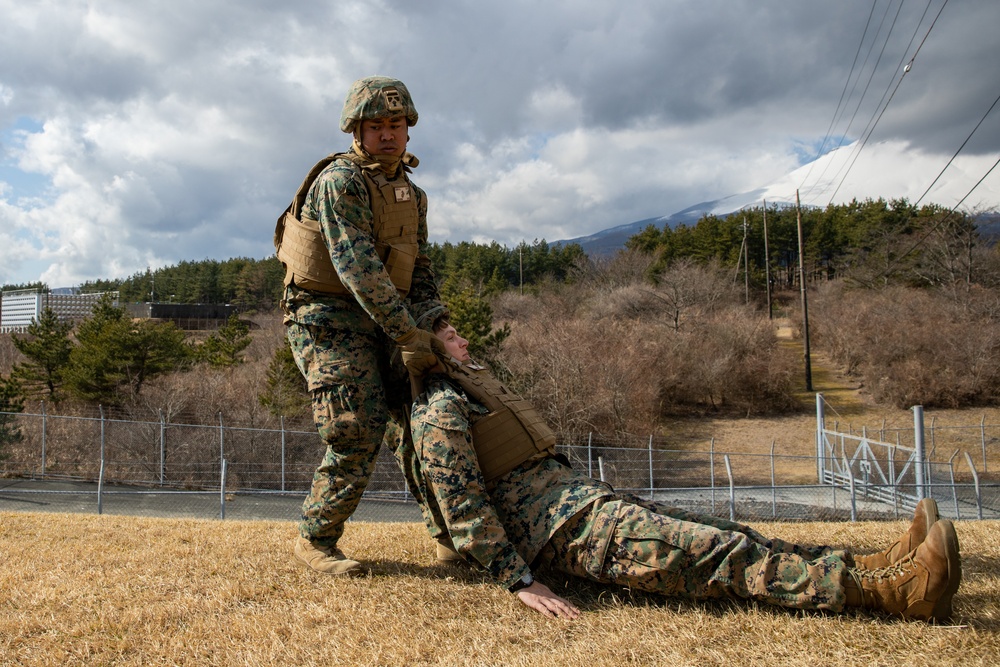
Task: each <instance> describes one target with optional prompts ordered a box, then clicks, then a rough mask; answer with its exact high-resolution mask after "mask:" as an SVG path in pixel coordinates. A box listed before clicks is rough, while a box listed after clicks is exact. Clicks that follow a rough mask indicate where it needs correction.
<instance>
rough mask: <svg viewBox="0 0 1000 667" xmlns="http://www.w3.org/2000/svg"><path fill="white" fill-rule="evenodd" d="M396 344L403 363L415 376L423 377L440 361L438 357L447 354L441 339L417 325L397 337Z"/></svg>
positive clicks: (445, 356) (443, 356) (444, 356)
mask: <svg viewBox="0 0 1000 667" xmlns="http://www.w3.org/2000/svg"><path fill="white" fill-rule="evenodd" d="M396 345H399V350H400V352H401V353H402V357H403V365H404V366H406V370H408V371H409V372H410V375H412V376H415V377H423V376H424V375H425V374H426V373H427V372H428V371H429V370H431V369H432V368H434V367H435V366H437V365H438V364H439V363H440V361H439V357H440V358H447V356H448V355H447V352H445V349H444V343H442V342H441V339H439V338H438V337H437V336H435V335H434V334H432V333H431V332H429V331H425V330H423V329H420V328H417V327H414V328H413V329H411V330H410V331H409V332H408V333H405V334H403V335H402V336H400V337H399V338H397V339H396Z"/></svg>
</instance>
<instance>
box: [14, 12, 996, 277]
mask: <svg viewBox="0 0 1000 667" xmlns="http://www.w3.org/2000/svg"><path fill="white" fill-rule="evenodd" d="M912 4H913V3H905V4H902V5H901V4H900V3H899V2H898V1H897V0H876V1H875V2H874V3H872V2H868V1H867V0H866V1H865V2H861V1H860V0H848V1H846V2H837V3H787V2H778V1H777V0H759V1H752V0H706V1H704V2H698V3H691V2H681V1H664V2H661V1H658V0H655V1H654V0H645V1H642V2H634V3H607V2H604V1H603V0H602V1H598V0H573V1H571V0H553V1H552V2H546V3H536V2H527V1H526V0H511V1H510V2H505V3H483V2H478V1H475V0H459V1H456V2H450V3H412V2H404V1H402V0H365V1H364V2H360V1H356V0H339V1H338V2H335V3H285V4H278V5H276V4H275V3H273V2H269V1H267V0H252V1H247V2H241V3H238V4H232V3H229V4H227V3H205V2H203V1H201V0H178V1H177V2H172V3H169V4H160V3H153V4H150V3H135V2H126V1H124V0H120V1H103V2H102V1H99V0H95V1H94V2H89V3H83V2H68V3H62V4H61V5H54V4H52V5H46V4H41V5H38V6H36V5H35V3H18V2H15V1H14V0H0V12H2V15H3V16H4V17H5V20H4V21H3V22H0V133H2V136H4V137H5V139H4V156H3V160H4V163H3V170H0V178H2V179H3V180H4V181H5V182H6V183H7V185H6V186H3V185H0V223H2V225H0V248H6V249H7V250H0V253H3V252H7V254H5V255H4V254H0V267H9V266H14V265H15V263H16V262H17V261H19V260H17V258H16V257H15V256H13V255H12V254H11V253H12V252H13V251H11V250H10V249H12V248H13V249H16V251H17V252H20V253H22V254H23V253H24V252H25V248H30V249H31V252H35V253H36V254H37V255H38V256H40V257H49V256H51V257H55V255H56V254H57V253H56V248H59V253H61V254H62V259H61V260H60V263H59V265H58V267H56V268H53V269H52V270H51V273H52V275H58V276H60V277H64V278H65V279H66V280H72V279H76V280H79V279H86V278H94V277H102V276H100V275H91V274H90V272H93V271H95V270H98V269H95V267H102V266H108V262H106V261H100V260H95V259H94V258H93V257H92V256H91V254H90V253H93V252H95V250H94V248H95V247H101V249H102V252H103V253H104V254H105V255H107V254H115V255H116V256H117V257H118V258H119V261H118V263H117V264H116V266H122V267H128V266H131V265H137V263H139V264H142V266H138V268H143V267H144V265H145V263H147V262H153V263H155V262H161V263H169V262H175V261H179V260H182V259H191V258H200V257H202V256H205V254H206V253H209V254H212V255H215V256H218V257H219V258H225V257H227V256H231V255H237V254H239V255H250V256H264V255H265V254H267V253H269V252H270V237H271V231H272V229H273V223H274V218H276V217H277V214H278V213H279V212H280V211H281V210H282V209H283V208H284V206H285V205H286V204H287V201H288V199H289V198H290V197H291V195H292V193H293V191H294V189H295V188H296V187H297V186H298V184H299V182H300V181H301V179H302V177H303V175H304V174H305V172H306V171H307V170H308V169H309V167H310V166H311V165H312V164H313V162H314V161H315V160H317V159H319V158H320V157H321V156H323V155H324V154H326V153H328V152H330V151H332V150H341V149H344V148H346V147H347V146H348V144H349V138H348V137H346V136H345V135H343V134H341V133H340V132H339V130H338V128H337V123H338V119H339V114H340V105H341V103H342V100H343V96H344V93H345V91H346V88H347V86H348V84H349V83H350V82H351V81H352V80H354V79H356V78H358V77H361V76H365V75H368V74H374V73H379V74H388V75H391V76H396V77H399V78H401V79H403V80H404V81H405V82H406V83H407V85H408V86H409V88H410V89H411V91H412V92H413V94H414V97H415V100H416V103H417V106H418V109H419V111H420V114H421V119H420V122H419V124H418V125H417V127H415V128H414V129H413V131H412V133H411V134H412V141H411V149H412V150H413V152H415V153H416V154H417V155H418V156H419V157H420V158H421V159H422V164H421V166H420V168H419V169H418V170H417V171H416V173H415V179H416V181H417V182H418V184H420V185H422V186H424V187H425V188H426V189H428V191H429V192H430V194H431V197H432V199H431V212H432V216H436V219H435V220H434V221H432V238H434V239H435V240H445V239H446V238H447V239H451V240H464V239H472V238H475V239H479V240H482V239H484V238H487V237H488V236H489V235H490V234H493V236H492V238H495V239H496V240H499V241H500V242H502V243H515V242H517V241H519V240H520V239H522V238H525V237H528V236H530V237H545V238H548V239H549V240H554V239H557V238H566V237H571V236H578V235H583V234H587V233H593V232H595V231H598V230H600V229H604V228H607V227H611V226H615V225H618V224H623V223H628V222H632V221H633V220H636V219H641V218H646V217H653V216H657V215H665V214H670V213H673V212H675V211H677V210H680V209H682V208H686V207H687V206H690V205H692V204H695V203H698V202H699V201H704V200H710V199H717V198H720V197H725V196H728V195H730V194H733V193H734V192H739V191H750V190H753V189H755V188H759V187H762V186H764V185H766V184H767V183H770V182H774V181H777V180H778V179H780V178H781V177H782V176H784V175H785V174H787V173H788V172H789V171H791V170H793V169H795V168H796V167H798V166H799V165H800V161H801V159H802V156H803V154H810V153H811V152H812V151H814V150H815V149H816V148H817V147H818V146H819V145H821V144H822V143H823V140H824V138H826V137H827V134H828V132H829V134H830V136H831V137H832V139H829V140H827V141H826V150H829V149H830V148H832V147H834V146H836V145H839V144H840V137H841V136H842V135H846V143H849V142H851V141H854V140H856V139H858V138H859V137H861V136H864V133H865V128H866V127H868V128H870V127H871V124H872V123H873V122H874V120H875V118H876V116H877V114H878V112H879V111H880V106H881V104H884V100H885V99H886V97H887V95H888V94H889V92H890V91H891V90H892V86H893V84H894V83H895V82H896V81H897V80H898V78H899V76H900V72H899V71H898V70H897V68H898V67H900V65H901V63H902V62H905V61H906V60H907V59H908V58H910V57H911V56H912V53H913V52H914V51H915V49H916V47H917V45H918V44H919V43H920V41H921V40H922V39H923V38H924V36H925V35H926V33H927V29H928V27H929V26H930V22H931V20H932V19H933V18H934V16H936V14H937V12H938V10H939V9H940V7H941V4H942V3H941V1H940V0H932V2H931V3H929V4H923V3H921V4H920V5H919V6H911V5H912ZM873 10H874V11H873ZM897 10H898V16H897ZM869 15H871V16H872V22H871V23H870V24H869ZM883 17H885V18H884V22H883V23H882V24H881V27H880V26H879V24H880V22H882V21H883ZM893 21H895V25H893V27H892V30H891V33H890V30H889V26H890V24H892V22H893ZM997 25H1000V5H998V4H997V3H996V2H995V0H966V1H965V2H962V3H948V4H947V6H945V8H944V11H943V12H942V13H941V17H940V19H939V20H938V22H937V24H936V25H935V26H934V29H933V31H931V33H930V35H929V36H927V39H926V42H925V43H924V44H923V46H922V48H921V51H920V54H919V56H918V57H917V59H916V61H915V63H914V67H913V69H912V70H911V72H910V73H909V74H907V75H906V77H905V78H904V80H903V82H902V83H901V84H900V85H899V87H898V90H896V93H895V95H894V97H893V99H892V103H891V105H890V107H889V108H888V109H887V110H886V111H885V112H884V113H883V114H882V116H881V117H880V118H879V120H878V125H877V127H875V131H874V132H872V133H871V138H870V142H871V148H866V149H865V150H866V151H874V150H877V147H878V146H879V145H880V142H888V144H891V145H892V146H894V147H895V146H898V145H907V146H909V147H910V148H911V149H912V150H919V151H921V152H922V153H921V154H922V155H924V156H925V157H926V159H927V161H928V165H930V166H929V167H927V168H926V169H925V170H924V171H923V172H921V171H917V172H915V173H916V175H915V176H913V177H911V179H910V180H915V181H921V180H922V179H924V178H926V180H927V182H928V183H929V182H930V180H932V179H933V177H934V176H936V174H937V171H936V169H937V168H940V167H936V168H935V166H934V165H935V164H937V165H940V166H943V165H944V162H945V161H946V160H947V159H948V158H949V157H950V156H951V154H952V153H953V152H954V151H955V150H956V149H957V148H958V146H959V145H960V144H961V142H962V141H963V140H964V139H965V138H966V137H967V136H968V134H969V132H971V130H972V128H973V127H974V126H975V124H976V123H977V122H978V121H979V120H980V119H981V118H982V115H983V114H984V113H985V111H986V109H987V108H988V107H989V104H990V103H991V102H992V101H993V100H994V99H995V97H996V94H997V92H1000V70H998V69H997V68H996V67H995V66H994V63H996V62H997V61H998V56H1000V45H998V42H997V40H996V38H995V30H996V26H997ZM866 26H868V28H867V29H868V33H867V35H866V37H865V40H864V42H862V41H861V40H862V34H864V33H865V30H866ZM859 44H860V46H861V49H860V51H859ZM880 56H881V57H880ZM856 57H857V62H856V63H855V59H856ZM877 59H878V60H879V65H878V69H877V70H876V69H874V64H875V61H876V60H877ZM852 63H853V64H854V68H853V72H852ZM869 76H871V83H870V84H868V78H869ZM848 82H850V83H851V84H852V85H851V86H849V87H848V89H847V91H846V93H847V94H845V83H848ZM854 82H856V83H854ZM866 85H867V87H868V91H867V92H866V94H865V95H864V97H863V98H862V97H861V91H862V90H863V89H864V88H865V86H866ZM842 95H843V97H844V99H841V97H842ZM838 103H840V104H841V110H840V113H839V114H838V115H837V116H836V122H832V121H834V119H835V116H834V113H835V111H837V109H838ZM852 117H853V118H854V120H853V122H850V121H851V118H852ZM998 117H1000V110H998V111H996V112H995V114H994V115H993V116H992V117H991V118H988V119H987V122H984V123H983V126H982V127H981V128H980V130H979V131H978V132H977V133H976V135H975V136H974V138H973V140H971V141H970V142H969V144H968V146H967V148H966V151H967V152H968V153H969V154H973V155H975V154H979V155H983V156H987V155H990V154H995V153H996V152H997V150H998V148H1000V122H998V120H997V118H998ZM25 118H30V119H31V121H32V122H31V123H29V124H27V125H25V123H24V121H23V119H25ZM849 122H850V126H849V125H848V123H849ZM17 124H20V125H17ZM15 126H17V127H30V128H31V129H30V131H29V132H28V133H27V134H26V135H23V136H22V135H17V136H16V137H15V135H14V134H12V133H11V130H12V128H14V127H15ZM22 138H23V145H22V143H21V141H22ZM888 144H887V145H888ZM893 150H894V151H895V150H896V149H895V148H894V149H893ZM893 155H895V152H893ZM935 156H937V157H935ZM935 160H937V161H936V162H935ZM908 162H909V163H910V164H908V165H906V166H907V169H908V170H909V169H912V168H913V160H912V159H910V160H908ZM978 164H979V163H976V165H977V166H976V168H979V167H978ZM860 168H861V163H860V162H859V167H858V169H860ZM19 169H20V170H22V171H23V174H24V176H23V177H18V178H15V177H14V176H16V175H17V170H19ZM881 169H882V171H885V169H884V167H882V168H881ZM925 172H926V175H925ZM907 173H910V172H909V171H907ZM11 174H13V176H10V177H8V176H5V175H11ZM40 179H41V180H44V181H45V182H46V183H45V185H46V186H47V187H40V186H39V180H40ZM27 182H31V183H32V184H33V186H32V189H31V191H32V194H37V193H44V195H45V196H44V197H43V198H42V199H41V200H38V199H35V200H33V201H32V203H31V205H30V206H27V205H22V204H19V203H18V201H19V197H23V195H24V194H25V192H24V191H21V190H20V186H19V185H18V183H27ZM887 187H888V186H887ZM914 187H918V188H919V185H914ZM886 194H887V196H894V194H895V193H886ZM40 226H45V227H46V228H45V229H44V231H39V227H40ZM84 231H86V232H87V233H86V234H84V233H83V232H84ZM87 234H89V237H90V238H104V235H105V234H107V241H106V242H105V243H104V245H103V246H99V245H98V244H94V243H91V242H88V241H87V240H86V238H88V237H87ZM53 266H55V265H53ZM7 270H9V269H7ZM13 277H14V275H13V274H12V273H9V274H6V275H5V274H2V273H0V280H9V279H12V278H13ZM35 277H37V276H26V277H19V278H20V279H33V278H35ZM53 279H54V280H55V279H56V278H53Z"/></svg>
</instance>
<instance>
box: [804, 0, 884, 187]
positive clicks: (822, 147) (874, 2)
mask: <svg viewBox="0 0 1000 667" xmlns="http://www.w3.org/2000/svg"><path fill="white" fill-rule="evenodd" d="M876 5H878V0H872V8H871V11H869V12H868V21H867V22H866V23H865V29H864V31H863V32H862V33H861V41H860V42H858V49H857V51H855V52H854V62H852V63H851V71H850V72H848V73H847V80H846V81H844V89H843V90H842V91H840V99H839V100H837V108H836V109H835V110H834V112H833V118H831V119H830V127H828V128H826V136H824V137H823V142H822V143H821V144H820V146H819V151H818V153H817V157H818V156H820V155H823V151H824V150H825V149H826V142H827V141H828V140H829V139H830V135H831V132H832V131H833V126H834V125H835V124H836V122H837V117H838V116H839V115H840V107H841V105H842V104H843V103H844V96H845V95H846V94H847V87H848V86H849V85H851V79H852V78H853V77H854V68H855V67H856V66H857V64H858V56H860V55H861V47H862V46H864V43H865V37H867V36H868V28H869V27H871V24H872V17H873V16H874V15H875V6H876ZM859 78H860V75H859ZM815 164H816V160H813V161H812V162H810V163H809V169H808V170H806V175H805V176H804V177H803V179H802V182H801V183H799V187H800V188H801V187H802V186H804V185H805V183H806V181H808V180H809V174H811V173H812V168H813V166H814V165H815Z"/></svg>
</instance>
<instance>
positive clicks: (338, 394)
mask: <svg viewBox="0 0 1000 667" xmlns="http://www.w3.org/2000/svg"><path fill="white" fill-rule="evenodd" d="M287 336H288V342H289V344H290V345H291V349H292V354H293V356H294V357H295V363H296V364H297V365H298V367H299V370H300V371H302V374H303V375H304V376H305V378H306V384H307V386H308V388H309V391H310V393H311V395H312V411H313V420H314V422H315V424H316V429H317V431H318V432H319V435H320V437H321V438H322V439H323V441H324V442H325V443H326V454H325V456H324V457H323V460H322V462H321V463H320V464H319V467H318V468H316V472H315V473H314V474H313V481H312V487H311V489H310V491H309V495H308V496H307V497H306V499H305V502H303V504H302V521H301V523H300V524H299V533H300V534H301V535H302V537H305V538H307V539H309V540H312V541H314V542H315V543H317V544H320V545H324V546H333V545H335V544H336V543H337V540H339V539H340V536H341V535H342V534H343V532H344V523H345V522H346V521H347V519H348V518H350V516H351V515H352V514H353V513H354V511H355V510H356V509H357V507H358V503H359V502H360V501H361V496H362V494H363V493H364V491H365V488H366V487H367V486H368V480H369V478H370V477H371V475H372V472H373V471H374V469H375V460H376V458H377V457H378V452H379V447H380V445H381V444H382V442H383V440H385V441H386V444H387V445H388V446H389V447H390V449H391V450H392V451H396V450H397V449H398V446H397V444H398V443H397V442H396V441H397V440H398V439H400V438H403V437H408V431H409V429H408V428H406V427H405V421H404V420H405V418H406V412H407V410H406V409H405V400H404V398H403V396H404V394H403V393H402V392H405V391H406V390H405V389H404V388H403V387H405V386H406V382H405V380H404V379H402V378H399V377H397V375H396V373H395V372H393V371H392V370H391V368H390V364H389V355H390V354H391V349H392V348H391V346H390V344H389V343H388V339H383V338H379V337H376V336H368V335H364V334H358V333H356V332H353V331H345V330H339V329H331V328H325V327H316V326H309V325H301V324H298V323H295V322H292V323H291V324H289V326H288V331H287ZM404 377H405V376H404ZM387 389H388V395H387ZM391 406H392V408H391ZM404 472H405V471H404Z"/></svg>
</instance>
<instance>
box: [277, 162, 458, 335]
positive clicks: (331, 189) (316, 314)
mask: <svg viewBox="0 0 1000 667" xmlns="http://www.w3.org/2000/svg"><path fill="white" fill-rule="evenodd" d="M411 185H412V186H413V192H414V194H415V197H416V200H417V213H418V217H419V222H418V224H419V230H418V236H419V239H418V243H419V254H418V256H417V260H416V264H415V266H414V269H413V281H412V284H411V287H410V292H409V295H408V296H407V298H406V299H405V300H404V299H402V298H401V297H400V296H399V292H397V290H396V287H395V286H394V285H393V284H392V281H391V280H389V276H388V274H387V273H386V271H385V267H384V266H383V265H382V260H381V259H379V256H378V253H377V252H376V251H375V239H374V236H373V228H372V225H373V215H372V205H371V200H370V197H369V194H368V188H367V187H366V186H365V180H364V177H363V176H362V175H361V169H360V167H358V166H357V165H356V164H354V163H353V162H351V161H350V160H347V159H337V160H334V161H333V162H332V163H330V165H329V166H328V167H327V168H326V169H324V170H323V171H322V172H321V173H320V175H319V176H318V177H317V178H316V180H315V182H313V184H312V187H311V188H310V189H309V194H308V195H307V196H306V200H305V204H304V206H303V209H302V217H304V218H311V219H314V220H317V221H319V224H320V228H321V229H322V231H323V237H324V241H325V242H326V245H327V247H328V248H329V250H330V259H331V261H332V262H333V266H334V268H335V269H336V271H337V274H338V275H339V276H340V279H341V282H343V283H344V285H345V286H346V287H347V288H348V289H349V290H350V291H351V292H352V293H353V298H351V297H349V296H336V295H332V294H322V293H319V292H312V291H309V290H305V289H302V288H299V287H296V286H294V285H292V286H289V287H288V288H286V290H285V304H286V306H285V308H286V321H287V320H291V321H295V322H298V323H300V324H307V325H319V326H326V327H333V328H337V329H349V330H352V331H357V332H359V333H367V334H375V333H377V332H378V331H379V330H381V331H384V332H385V333H386V335H388V336H389V337H390V338H392V339H396V338H399V337H400V336H402V335H403V334H405V333H407V332H408V331H410V330H411V329H412V328H413V327H414V326H415V321H414V318H416V317H419V316H420V313H417V312H413V313H411V312H410V310H411V309H410V308H408V306H410V305H411V304H430V303H439V299H440V297H439V296H438V291H437V286H436V284H435V282H434V274H433V272H432V271H431V266H430V259H429V258H428V256H427V195H426V194H425V193H424V191H423V190H421V189H420V188H418V187H417V186H416V185H413V183H412V182H411Z"/></svg>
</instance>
